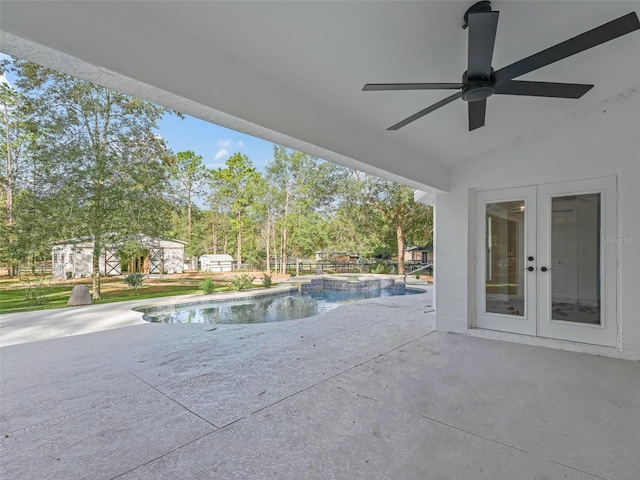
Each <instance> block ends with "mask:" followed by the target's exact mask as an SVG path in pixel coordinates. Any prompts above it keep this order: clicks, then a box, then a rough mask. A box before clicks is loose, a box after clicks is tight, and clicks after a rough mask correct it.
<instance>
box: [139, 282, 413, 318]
mask: <svg viewBox="0 0 640 480" xmlns="http://www.w3.org/2000/svg"><path fill="white" fill-rule="evenodd" d="M420 293H424V291H423V290H419V289H412V288H403V289H380V290H368V291H339V290H307V291H303V292H287V293H283V294H280V295H274V296H268V297H260V298H253V299H251V298H248V299H242V300H237V301H222V302H221V301H217V302H216V301H212V302H211V303H203V304H201V305H191V306H189V307H183V308H180V307H170V308H167V309H162V310H156V309H154V310H153V311H147V312H145V315H144V319H145V320H147V321H149V322H159V323H203V324H217V323H221V324H229V323H269V322H280V321H283V320H294V319H297V318H306V317H312V316H314V315H319V314H321V313H325V312H328V311H330V310H333V309H334V308H337V307H339V306H340V305H344V304H345V303H349V302H356V301H358V300H365V299H368V298H378V297H390V296H396V295H414V294H420Z"/></svg>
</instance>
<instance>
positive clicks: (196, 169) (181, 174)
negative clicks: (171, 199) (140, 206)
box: [169, 150, 207, 246]
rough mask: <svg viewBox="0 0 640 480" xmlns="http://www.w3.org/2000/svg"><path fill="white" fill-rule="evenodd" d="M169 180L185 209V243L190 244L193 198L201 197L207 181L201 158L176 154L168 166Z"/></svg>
mask: <svg viewBox="0 0 640 480" xmlns="http://www.w3.org/2000/svg"><path fill="white" fill-rule="evenodd" d="M169 172H170V175H171V179H172V180H173V181H174V182H175V183H176V191H177V194H178V197H179V198H180V200H181V201H182V202H183V203H184V204H185V205H186V207H187V238H186V240H187V242H189V245H190V246H191V244H192V238H191V234H192V230H193V226H192V208H193V206H194V203H193V200H194V197H196V196H198V195H202V194H203V193H204V192H203V187H204V185H205V184H206V181H207V169H206V168H205V166H204V165H203V164H202V157H201V156H200V155H196V154H195V153H194V152H192V151H190V150H188V151H186V152H178V153H177V154H176V156H175V160H173V162H172V163H171V165H170V166H169Z"/></svg>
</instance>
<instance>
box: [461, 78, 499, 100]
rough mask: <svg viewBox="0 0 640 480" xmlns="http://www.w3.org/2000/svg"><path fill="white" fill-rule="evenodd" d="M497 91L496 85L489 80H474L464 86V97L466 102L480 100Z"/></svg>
mask: <svg viewBox="0 0 640 480" xmlns="http://www.w3.org/2000/svg"><path fill="white" fill-rule="evenodd" d="M495 92H496V87H495V86H494V84H493V83H489V82H474V83H472V84H469V85H465V86H464V87H462V99H463V100H464V101H465V102H479V101H480V100H485V99H487V98H489V97H490V96H491V95H493V94H494V93H495Z"/></svg>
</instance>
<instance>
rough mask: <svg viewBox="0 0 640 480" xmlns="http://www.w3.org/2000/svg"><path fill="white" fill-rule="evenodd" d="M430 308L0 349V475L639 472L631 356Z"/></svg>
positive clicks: (371, 303)
mask: <svg viewBox="0 0 640 480" xmlns="http://www.w3.org/2000/svg"><path fill="white" fill-rule="evenodd" d="M426 300H427V297H424V296H422V295H415V296H407V297H389V298H384V299H372V300H367V301H363V302H357V303H354V304H349V305H346V306H344V307H341V308H339V309H337V310H334V311H332V312H330V313H328V314H325V315H322V316H317V317H313V318H309V319H303V320H292V321H288V322H280V323H272V324H258V325H220V326H219V327H218V329H217V330H215V331H205V330H204V329H203V328H201V327H198V326H194V325H164V324H147V323H144V324H139V325H133V326H128V327H124V328H117V329H111V330H108V331H102V332H96V333H91V334H86V335H78V336H69V337H64V338H58V339H51V340H46V341H40V342H33V343H24V344H20V345H14V346H7V347H3V348H2V349H0V359H1V374H2V392H1V394H2V408H1V412H0V415H1V416H0V420H1V426H2V434H1V438H0V446H1V448H2V452H1V456H0V458H1V460H0V461H1V464H0V478H2V479H5V478H6V479H36V478H37V479H92V480H93V479H115V478H118V479H127V480H130V479H154V480H155V479H172V480H174V479H266V478H281V479H295V480H297V479H307V478H310V479H420V480H422V479H452V480H453V479H456V480H458V479H492V480H493V479H510V480H511V479H518V480H528V479H531V480H533V479H536V480H538V479H559V478H562V479H576V480H577V479H585V480H586V479H607V480H617V479H621V480H623V479H628V480H637V479H638V472H640V455H639V454H638V445H640V433H639V432H640V364H639V363H638V362H631V361H625V360H618V359H612V358H604V357H597V356H593V355H586V354H578V353H572V352H565V351H560V350H551V349H545V348H540V347H531V346H526V345H517V344H510V343H504V342H498V341H494V340H486V339H481V338H474V337H467V336H460V335H449V334H441V333H437V332H434V331H433V328H432V327H433V321H434V318H433V314H425V313H424V311H425V304H426V303H427V301H426ZM429 301H430V300H429Z"/></svg>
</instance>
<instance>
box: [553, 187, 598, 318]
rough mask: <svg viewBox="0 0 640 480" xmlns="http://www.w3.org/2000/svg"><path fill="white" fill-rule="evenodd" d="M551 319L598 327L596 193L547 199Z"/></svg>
mask: <svg viewBox="0 0 640 480" xmlns="http://www.w3.org/2000/svg"><path fill="white" fill-rule="evenodd" d="M551 211H552V214H551V267H552V269H551V272H550V273H551V303H552V304H551V319H552V320H563V321H565V322H579V323H590V324H594V325H599V324H600V194H599V193H589V194H586V195H570V196H565V197H555V198H553V199H552V200H551Z"/></svg>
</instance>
